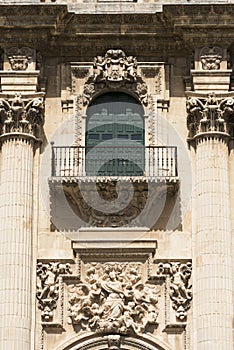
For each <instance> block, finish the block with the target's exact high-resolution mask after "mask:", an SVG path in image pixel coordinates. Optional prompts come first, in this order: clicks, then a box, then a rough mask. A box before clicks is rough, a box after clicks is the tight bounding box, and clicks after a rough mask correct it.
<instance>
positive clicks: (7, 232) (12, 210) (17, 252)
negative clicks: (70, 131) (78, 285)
mask: <svg viewBox="0 0 234 350" xmlns="http://www.w3.org/2000/svg"><path fill="white" fill-rule="evenodd" d="M12 52H13V53H12V55H13V54H14V55H13V56H14V57H13V58H12V57H11V56H9V55H8V56H7V55H5V59H8V60H9V62H8V63H9V67H8V69H9V72H8V71H7V72H5V71H2V72H0V76H1V77H2V82H3V84H2V86H1V87H2V93H1V94H0V121H1V125H0V126H1V129H0V134H1V136H0V141H1V179H0V196H1V200H0V218H1V227H0V237H1V239H0V252H1V253H0V254H1V255H0V266H1V269H0V279H1V284H0V296H1V298H0V349H1V350H3V349H4V350H5V349H17V350H21V349H25V350H29V349H30V348H31V346H30V342H31V339H30V333H31V329H32V325H31V318H32V309H31V305H32V300H31V298H32V217H33V185H34V184H33V160H34V153H35V148H36V147H37V145H38V144H39V141H40V137H41V127H42V125H43V111H44V107H43V102H44V101H43V98H44V95H43V93H40V92H37V79H36V81H35V82H34V83H33V84H32V81H31V80H30V79H31V75H32V74H34V75H35V76H36V73H35V71H30V72H28V73H27V69H29V67H30V60H31V59H32V60H33V59H34V56H32V57H31V56H30V57H28V56H27V55H26V53H30V54H31V55H33V54H34V55H35V50H32V49H28V50H26V53H25V50H22V49H18V50H17V49H16V48H13V49H12ZM8 53H9V52H8ZM17 54H18V56H17ZM24 56H25V57H24ZM10 57H11V58H10ZM6 67H7V62H4V68H6ZM31 68H35V64H34V66H33V65H32V67H31ZM5 73H6V74H8V77H9V81H8V84H7V86H8V87H7V88H6V86H5V85H4V77H5V75H6V74H5ZM22 73H23V75H22ZM20 75H22V76H23V77H24V79H23V80H20V82H21V83H20V84H19V89H17V92H16V91H15V85H14V82H15V81H16V80H17V79H18V78H19V76H20ZM29 85H30V86H31V87H30V89H28V86H29ZM32 86H33V88H32ZM29 90H30V92H28V91H29Z"/></svg>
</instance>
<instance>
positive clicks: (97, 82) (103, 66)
mask: <svg viewBox="0 0 234 350" xmlns="http://www.w3.org/2000/svg"><path fill="white" fill-rule="evenodd" d="M105 88H108V89H112V90H115V89H120V88H125V89H127V90H130V91H132V92H134V93H135V94H136V95H137V96H138V98H139V100H140V101H141V102H142V103H143V104H144V105H147V103H148V96H147V85H146V83H145V82H144V81H143V79H142V78H141V76H140V75H138V73H137V60H136V58H135V57H133V56H126V55H125V53H124V52H123V51H122V50H108V51H107V52H106V54H105V56H104V57H103V56H97V57H95V59H94V62H93V75H92V76H90V77H89V78H88V80H87V82H86V83H85V85H84V91H83V103H84V105H88V104H89V102H90V100H91V99H92V97H93V96H94V95H95V94H96V93H98V91H100V90H104V89H105Z"/></svg>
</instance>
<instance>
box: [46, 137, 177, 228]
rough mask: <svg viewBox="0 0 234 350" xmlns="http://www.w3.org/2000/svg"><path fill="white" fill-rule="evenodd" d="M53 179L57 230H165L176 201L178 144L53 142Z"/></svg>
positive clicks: (52, 190) (53, 215)
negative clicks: (128, 227)
mask: <svg viewBox="0 0 234 350" xmlns="http://www.w3.org/2000/svg"><path fill="white" fill-rule="evenodd" d="M49 184H50V190H51V219H52V223H53V225H54V228H55V229H59V230H77V229H79V228H80V227H84V226H89V227H90V226H91V227H120V226H125V227H126V226H134V227H146V226H147V227H151V228H152V227H153V228H157V229H163V227H166V221H167V220H168V217H169V216H170V212H172V211H173V210H174V209H173V208H174V205H175V203H176V196H177V195H176V193H177V189H178V184H179V179H178V176H177V148H176V147H174V146H141V145H140V144H139V145H138V144H137V145H136V144H134V146H133V147H126V146H110V147H106V146H99V145H98V146H95V147H82V146H71V147H64V146H55V145H53V144H52V172H51V178H50V179H49ZM177 202H178V201H177ZM177 212H178V210H177ZM155 223H156V226H155Z"/></svg>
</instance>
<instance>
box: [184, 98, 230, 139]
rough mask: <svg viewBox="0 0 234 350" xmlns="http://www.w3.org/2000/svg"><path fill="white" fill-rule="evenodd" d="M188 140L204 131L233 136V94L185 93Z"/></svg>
mask: <svg viewBox="0 0 234 350" xmlns="http://www.w3.org/2000/svg"><path fill="white" fill-rule="evenodd" d="M187 127H188V130H189V135H188V141H191V140H194V138H196V137H198V136H199V135H201V134H204V133H207V134H208V133H210V134H211V133H216V134H217V133H219V134H220V135H223V136H225V135H226V136H231V137H233V133H234V94H233V93H230V94H229V95H227V94H226V95H224V96H222V95H221V94H219V95H217V96H216V95H215V94H214V93H210V94H208V95H207V94H206V95H199V94H196V93H189V94H188V95H187Z"/></svg>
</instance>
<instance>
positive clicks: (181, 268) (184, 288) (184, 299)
mask: <svg viewBox="0 0 234 350" xmlns="http://www.w3.org/2000/svg"><path fill="white" fill-rule="evenodd" d="M157 274H158V276H159V277H164V278H169V281H170V282H169V286H170V291H169V295H170V299H171V301H172V307H173V309H174V310H175V311H176V317H177V319H178V320H180V321H184V320H186V318H187V311H188V310H189V309H190V306H191V300H192V285H191V283H190V279H191V274H192V263H191V262H186V263H181V262H170V263H169V262H165V263H164V262H160V263H159V264H158V270H157Z"/></svg>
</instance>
